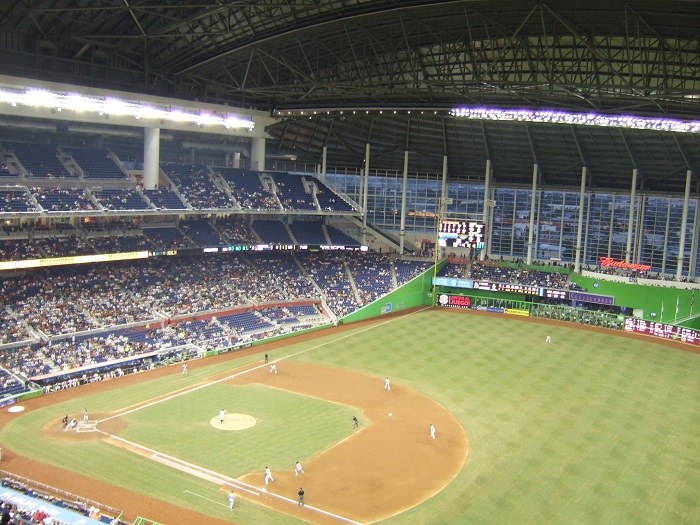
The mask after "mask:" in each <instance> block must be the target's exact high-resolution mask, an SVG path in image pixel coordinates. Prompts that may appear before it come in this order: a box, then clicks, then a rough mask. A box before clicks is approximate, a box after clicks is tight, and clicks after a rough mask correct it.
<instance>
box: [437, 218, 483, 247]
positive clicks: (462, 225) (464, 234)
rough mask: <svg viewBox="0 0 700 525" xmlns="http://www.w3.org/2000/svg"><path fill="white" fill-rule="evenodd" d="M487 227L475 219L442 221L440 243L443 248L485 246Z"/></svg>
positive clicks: (439, 232) (439, 233)
mask: <svg viewBox="0 0 700 525" xmlns="http://www.w3.org/2000/svg"><path fill="white" fill-rule="evenodd" d="M485 234H486V227H485V225H484V223H482V222H475V221H455V220H443V221H440V229H439V230H438V245H439V246H442V247H443V248H446V247H452V248H477V249H481V248H483V247H484V235H485Z"/></svg>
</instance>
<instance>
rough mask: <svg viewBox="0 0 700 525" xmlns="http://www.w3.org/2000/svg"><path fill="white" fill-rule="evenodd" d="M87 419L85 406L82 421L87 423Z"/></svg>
mask: <svg viewBox="0 0 700 525" xmlns="http://www.w3.org/2000/svg"><path fill="white" fill-rule="evenodd" d="M88 419H89V417H88V410H87V408H86V409H85V410H83V423H87V422H88Z"/></svg>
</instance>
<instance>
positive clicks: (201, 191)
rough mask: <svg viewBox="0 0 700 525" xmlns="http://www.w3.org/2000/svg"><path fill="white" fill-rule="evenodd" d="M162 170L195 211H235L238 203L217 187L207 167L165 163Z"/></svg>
mask: <svg viewBox="0 0 700 525" xmlns="http://www.w3.org/2000/svg"><path fill="white" fill-rule="evenodd" d="M161 168H162V169H163V171H164V172H165V173H166V175H168V177H169V178H170V180H171V181H172V182H173V184H175V185H176V186H177V188H178V191H179V192H180V195H182V198H183V199H185V201H186V202H188V203H189V204H190V206H192V207H193V208H195V209H200V210H207V209H234V208H236V203H235V202H233V201H232V200H231V199H229V197H228V195H226V193H224V192H223V191H221V190H220V189H219V188H217V187H216V184H215V183H214V181H213V180H212V179H211V178H210V177H209V171H208V168H207V167H206V166H195V165H192V164H175V163H163V164H161Z"/></svg>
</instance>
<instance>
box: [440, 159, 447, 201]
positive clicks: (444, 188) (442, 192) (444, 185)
mask: <svg viewBox="0 0 700 525" xmlns="http://www.w3.org/2000/svg"><path fill="white" fill-rule="evenodd" d="M440 196H441V197H442V200H443V202H444V201H445V199H446V198H447V155H443V156H442V188H441V189H440Z"/></svg>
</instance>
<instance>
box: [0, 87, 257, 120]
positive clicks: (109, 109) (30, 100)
mask: <svg viewBox="0 0 700 525" xmlns="http://www.w3.org/2000/svg"><path fill="white" fill-rule="evenodd" d="M0 103H6V104H10V105H11V106H29V107H35V108H45V109H49V110H51V111H62V110H69V111H74V112H77V113H86V112H87V113H96V114H98V115H100V116H103V115H104V116H110V115H111V116H120V117H133V118H135V119H138V120H141V119H145V120H154V121H159V122H160V121H170V122H177V123H191V124H194V125H197V126H212V127H216V126H223V127H225V128H226V129H240V128H243V129H248V130H249V131H250V130H252V129H253V127H254V126H255V124H254V122H253V121H252V120H250V119H247V118H243V117H239V116H237V115H233V114H220V113H211V112H209V111H205V110H199V111H197V110H188V109H184V108H178V107H174V106H157V105H154V104H150V103H146V102H141V101H138V100H121V99H118V98H114V97H105V98H101V97H95V96H86V95H82V94H80V93H59V92H54V91H50V90H46V89H37V88H27V89H24V90H8V89H0Z"/></svg>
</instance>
